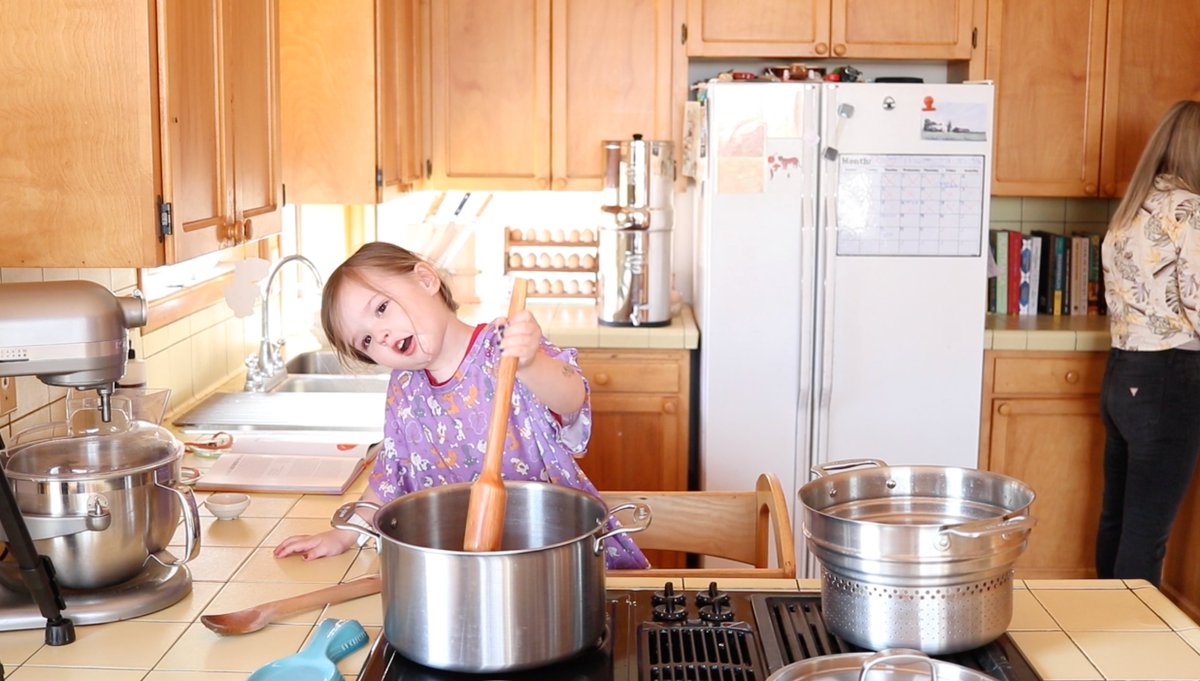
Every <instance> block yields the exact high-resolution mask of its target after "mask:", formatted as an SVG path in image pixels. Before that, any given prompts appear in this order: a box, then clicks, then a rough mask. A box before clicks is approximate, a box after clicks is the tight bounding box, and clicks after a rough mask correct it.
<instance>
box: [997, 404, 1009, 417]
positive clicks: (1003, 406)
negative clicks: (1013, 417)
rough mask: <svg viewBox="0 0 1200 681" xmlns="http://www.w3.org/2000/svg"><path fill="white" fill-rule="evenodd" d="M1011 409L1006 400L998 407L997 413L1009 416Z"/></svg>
mask: <svg viewBox="0 0 1200 681" xmlns="http://www.w3.org/2000/svg"><path fill="white" fill-rule="evenodd" d="M1009 411H1011V409H1010V408H1009V406H1008V402H1004V403H1003V404H1001V405H1000V406H999V407H996V413H997V414H999V415H1001V416H1008V412H1009Z"/></svg>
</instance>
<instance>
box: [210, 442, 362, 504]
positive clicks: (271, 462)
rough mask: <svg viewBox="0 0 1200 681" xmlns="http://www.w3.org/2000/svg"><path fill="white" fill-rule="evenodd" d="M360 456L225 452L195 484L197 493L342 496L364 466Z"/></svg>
mask: <svg viewBox="0 0 1200 681" xmlns="http://www.w3.org/2000/svg"><path fill="white" fill-rule="evenodd" d="M365 463H366V462H365V460H364V459H363V458H361V457H350V456H317V455H298V456H277V455H272V454H238V453H233V452H230V453H226V454H222V455H221V457H220V458H218V459H217V460H216V462H215V463H213V466H212V468H210V469H209V470H208V471H206V472H205V473H203V474H202V475H201V476H200V479H199V480H198V481H197V482H196V484H195V488H196V489H198V490H248V491H277V492H315V493H327V494H341V493H342V492H344V491H345V490H346V489H347V488H348V487H349V486H350V483H351V482H353V481H354V479H355V478H356V477H358V473H359V472H360V471H361V470H362V468H363V466H364V465H365Z"/></svg>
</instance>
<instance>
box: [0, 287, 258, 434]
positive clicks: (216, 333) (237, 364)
mask: <svg viewBox="0 0 1200 681" xmlns="http://www.w3.org/2000/svg"><path fill="white" fill-rule="evenodd" d="M65 279H87V280H90V281H95V282H97V283H99V284H101V285H103V286H105V287H107V288H108V289H109V290H111V291H114V292H115V293H117V294H118V295H129V294H130V293H132V292H133V290H134V288H135V287H136V286H137V272H136V270H133V269H59V268H54V269H38V268H0V282H18V281H58V280H65ZM151 315H153V311H152V312H151ZM261 323H262V322H261V318H260V317H259V316H258V314H257V312H256V313H255V314H254V315H252V316H250V317H247V318H245V319H237V318H235V317H234V316H233V311H232V310H230V308H229V306H228V305H226V304H225V303H224V301H222V302H219V303H217V304H216V305H212V306H210V307H207V308H204V309H202V310H200V311H198V312H196V313H195V314H192V315H191V316H189V317H186V318H184V319H181V320H179V321H177V322H173V323H171V324H168V325H167V326H164V327H161V328H158V329H155V330H154V331H153V332H151V333H147V334H145V335H142V334H141V333H140V329H134V330H132V331H131V332H130V337H131V338H132V341H133V348H134V350H135V351H136V352H137V356H138V357H140V358H142V359H144V360H145V361H146V375H147V387H149V388H170V389H171V401H170V404H169V406H168V409H167V411H168V413H170V412H172V411H176V410H178V409H179V408H180V407H181V406H182V405H185V404H187V403H188V402H190V401H192V400H193V399H194V398H196V397H199V396H201V395H204V394H205V393H207V392H209V391H211V390H212V389H213V388H215V387H216V386H218V385H220V384H221V383H224V382H225V381H227V380H229V379H230V378H231V377H233V376H234V375H236V374H237V373H239V372H240V371H241V370H242V369H243V368H244V365H243V358H244V357H245V356H246V354H248V353H249V352H250V351H251V350H252V349H253V348H254V347H255V346H256V344H257V342H258V336H259V332H260V331H261ZM65 396H66V389H64V388H57V387H53V386H47V385H46V384H44V383H42V382H41V381H40V380H38V379H37V378H36V377H34V376H21V377H19V378H17V409H16V411H15V412H13V413H11V414H8V415H5V416H0V434H3V436H4V439H5V441H6V442H11V440H12V436H13V435H14V434H16V433H18V432H20V431H21V430H24V429H26V428H29V427H31V426H35V425H38V424H41V423H46V422H49V421H58V420H62V419H64V418H65V413H66V408H65V404H64V398H65Z"/></svg>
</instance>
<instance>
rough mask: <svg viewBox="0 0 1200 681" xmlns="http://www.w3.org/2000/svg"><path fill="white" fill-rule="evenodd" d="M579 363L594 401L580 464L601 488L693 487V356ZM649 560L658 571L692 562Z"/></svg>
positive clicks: (624, 353)
mask: <svg viewBox="0 0 1200 681" xmlns="http://www.w3.org/2000/svg"><path fill="white" fill-rule="evenodd" d="M579 365H580V367H582V368H583V373H584V376H586V377H587V380H588V384H589V385H590V386H591V399H592V437H591V440H590V442H589V445H588V451H587V456H584V457H583V458H581V459H580V460H579V464H580V466H582V467H583V470H584V472H585V473H587V475H588V477H589V478H591V480H592V483H593V484H595V485H596V488H597V489H599V490H601V491H605V490H613V491H618V490H647V491H649V490H654V491H659V490H664V491H682V490H686V489H687V487H688V443H689V440H688V429H689V418H690V412H691V408H690V398H689V395H690V390H691V359H690V352H689V351H688V350H601V349H581V350H580V351H579ZM634 541H635V542H636V541H637V537H636V535H635V536H634ZM646 556H647V557H648V558H649V559H650V563H651V564H652V565H653V566H654V567H660V568H665V567H684V566H685V565H686V564H687V557H686V555H684V554H680V553H677V552H674V551H647V552H646Z"/></svg>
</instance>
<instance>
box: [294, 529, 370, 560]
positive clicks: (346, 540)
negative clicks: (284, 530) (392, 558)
mask: <svg viewBox="0 0 1200 681" xmlns="http://www.w3.org/2000/svg"><path fill="white" fill-rule="evenodd" d="M356 539H357V538H356V535H355V533H353V532H347V531H345V530H326V531H325V532H319V533H317V534H297V535H293V536H291V537H288V538H287V539H284V540H283V541H281V542H279V546H276V547H275V557H276V558H283V557H285V556H290V555H292V554H295V553H298V554H300V555H301V556H302V557H303V558H304V560H313V559H314V558H324V557H325V556H336V555H338V554H341V553H345V552H346V551H347V550H348V549H349V548H350V547H351V546H354V544H355V543H356Z"/></svg>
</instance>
